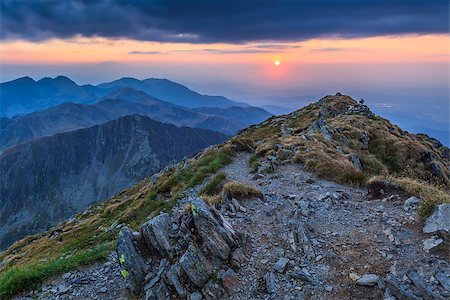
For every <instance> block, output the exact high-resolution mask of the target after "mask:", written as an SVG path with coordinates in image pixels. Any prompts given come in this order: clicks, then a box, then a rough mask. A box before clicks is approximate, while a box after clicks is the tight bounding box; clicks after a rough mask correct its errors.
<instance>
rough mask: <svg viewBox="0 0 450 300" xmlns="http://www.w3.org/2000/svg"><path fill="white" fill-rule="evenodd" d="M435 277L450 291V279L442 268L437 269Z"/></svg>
mask: <svg viewBox="0 0 450 300" xmlns="http://www.w3.org/2000/svg"><path fill="white" fill-rule="evenodd" d="M434 277H435V278H436V279H437V281H439V283H440V284H441V285H442V287H443V288H444V289H445V290H446V291H449V292H450V279H449V278H448V276H447V275H446V274H445V273H444V272H443V271H442V270H436V272H435V273H434Z"/></svg>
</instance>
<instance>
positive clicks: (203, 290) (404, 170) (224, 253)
mask: <svg viewBox="0 0 450 300" xmlns="http://www.w3.org/2000/svg"><path fill="white" fill-rule="evenodd" d="M122 119H123V120H122ZM135 119H136V120H140V121H138V122H134V120H135ZM121 120H122V121H121ZM144 120H148V119H147V118H146V117H139V116H127V117H124V118H121V119H119V121H118V120H114V121H111V122H109V123H106V124H103V125H97V126H94V127H92V128H88V129H80V130H77V131H71V132H68V133H62V134H57V135H55V136H54V137H60V136H61V137H62V136H66V138H64V139H63V140H61V141H60V142H55V146H58V147H62V148H64V149H73V150H71V151H69V153H67V154H62V151H56V153H60V154H59V155H63V156H64V159H57V160H52V159H48V158H47V152H46V149H47V147H48V146H46V145H53V142H52V143H50V142H42V141H46V140H47V139H49V141H50V140H51V139H52V138H41V139H37V140H34V141H31V142H26V143H23V144H19V145H17V146H15V147H12V148H8V149H7V150H5V152H4V154H3V156H2V157H5V155H8V156H9V155H12V156H11V157H10V159H9V162H7V165H12V166H14V168H13V169H12V170H15V171H14V172H17V173H15V174H14V175H12V177H11V178H25V179H27V178H28V177H27V176H28V175H27V174H32V176H36V175H35V174H41V173H42V172H48V171H47V170H54V169H55V168H54V167H53V165H55V164H57V161H58V162H62V163H63V164H65V165H66V166H63V168H62V169H64V170H66V171H65V172H68V171H67V170H69V172H72V170H78V169H80V170H82V171H83V172H84V173H83V176H79V179H78V180H79V181H80V182H81V183H85V185H83V186H82V188H80V190H81V189H85V190H86V191H87V192H88V193H89V195H90V196H91V197H93V196H95V195H96V194H95V191H96V189H92V188H91V187H90V185H91V184H98V183H99V182H103V181H110V182H112V183H114V184H117V182H119V181H116V178H124V176H123V174H124V173H123V172H121V173H120V174H122V175H121V176H118V177H115V176H105V174H109V173H107V172H93V173H90V170H91V169H93V170H105V169H107V170H109V169H113V170H119V169H120V168H118V167H117V166H123V165H124V164H122V162H123V161H124V160H123V159H122V156H121V155H118V156H119V158H116V156H114V155H110V154H109V153H110V152H109V151H113V152H114V153H119V154H123V153H131V154H133V153H134V154H136V155H138V156H139V157H143V162H144V165H146V164H147V163H148V156H152V157H154V155H155V153H160V154H162V153H163V152H172V151H174V150H175V151H176V149H177V148H175V149H174V148H170V147H167V148H165V149H162V151H159V150H161V149H160V148H159V147H156V148H155V149H150V146H151V145H152V143H158V142H159V141H158V140H153V142H150V143H146V142H145V143H140V145H143V146H142V147H141V148H140V150H139V151H129V150H128V149H132V148H133V149H135V148H136V147H135V146H131V148H130V147H129V146H126V147H120V145H121V144H122V143H121V142H120V141H122V140H123V141H128V140H129V139H130V138H129V137H128V136H131V139H133V140H134V138H133V137H134V136H136V134H132V133H130V132H129V131H127V130H122V129H121V128H122V126H121V125H120V122H123V123H125V124H128V123H132V124H135V123H137V124H141V123H145V124H147V123H149V124H152V126H151V128H153V126H156V127H157V128H158V129H156V131H157V133H159V134H158V135H157V139H161V138H162V137H163V136H166V135H167V134H166V131H165V129H164V128H165V126H169V127H170V128H173V130H174V132H177V129H180V128H177V127H174V126H172V125H163V124H160V123H156V122H155V121H148V122H146V121H144ZM125 124H123V125H125ZM157 124H158V125H157ZM105 126H106V127H109V126H112V127H113V128H112V129H111V131H109V130H106V128H105ZM100 128H102V129H101V130H100ZM123 128H128V126H123ZM136 128H149V127H147V126H146V125H142V126H141V125H136ZM186 130H187V129H186ZM189 130H191V131H195V132H197V131H202V132H206V131H204V130H201V129H189ZM99 132H105V134H104V135H103V134H99ZM136 132H142V131H141V130H136ZM143 132H146V130H143ZM208 132H209V133H208V134H207V135H208V136H210V134H211V132H210V131H208ZM111 133H112V136H110V134H111ZM74 134H75V136H72V135H74ZM213 134H215V135H220V134H219V133H213ZM116 135H117V136H116ZM139 135H141V134H139ZM184 135H188V132H183V133H182V136H180V137H178V139H177V140H172V139H171V140H169V141H167V140H166V142H168V143H169V145H172V143H180V145H183V144H184V143H188V142H189V141H192V139H191V138H189V137H184ZM143 136H144V137H145V138H147V137H148V139H149V140H150V137H154V136H155V134H150V135H148V136H147V135H143ZM145 138H144V139H145ZM218 138H219V139H220V136H218ZM114 139H118V140H117V141H114ZM91 141H92V142H91ZM94 141H95V142H94ZM212 142H214V141H213V140H207V141H206V142H205V143H212ZM64 143H66V144H69V145H70V147H65V146H61V145H63V144H64ZM81 144H85V145H81ZM125 144H126V145H136V144H134V143H131V144H128V143H125ZM24 145H29V146H27V147H28V148H33V149H34V148H36V149H35V150H34V151H31V152H30V151H23V153H25V154H27V153H32V154H33V155H34V156H33V157H32V158H33V159H29V158H28V157H27V158H25V157H22V156H21V155H22V154H21V153H22V151H18V150H16V149H22V148H23V147H24ZM32 145H33V146H32ZM34 145H38V146H36V147H35V146H34ZM103 145H107V146H106V147H105V146H103ZM112 145H119V147H118V148H120V149H122V150H120V151H118V150H117V147H116V146H112ZM147 145H150V146H147ZM85 146H87V147H85ZM172 146H173V147H176V146H175V145H172ZM79 148H81V149H82V152H78V154H76V153H75V151H76V149H79ZM110 148H112V149H110ZM141 150H142V151H141ZM117 151H118V152H117ZM137 153H139V154H137ZM156 156H158V154H156ZM93 157H94V158H95V159H93ZM133 157H134V156H133ZM0 160H1V159H0ZM41 161H46V162H47V164H43V163H42V162H41ZM72 161H73V163H72ZM106 161H112V162H113V163H112V165H109V167H108V168H102V167H101V166H102V164H101V163H99V162H106ZM129 161H131V162H134V161H135V160H134V159H132V160H129ZM151 161H153V159H151ZM24 162H27V164H25V163H24ZM76 162H80V163H76ZM84 162H86V163H84ZM449 162H450V150H449V148H447V147H446V146H444V145H442V144H441V143H440V142H439V141H437V140H436V139H433V138H430V137H428V136H426V135H423V134H411V133H409V132H407V131H404V130H402V129H401V128H400V127H398V126H396V125H395V124H392V123H391V122H390V121H389V120H387V119H384V118H382V117H380V116H378V115H376V114H374V113H373V112H372V111H371V110H370V108H369V106H367V105H365V104H363V103H362V102H357V101H355V100H354V99H352V98H351V97H349V96H345V95H341V94H340V93H338V94H336V95H328V96H325V97H323V98H322V99H320V100H318V101H316V102H313V103H311V104H309V105H307V106H305V107H303V108H301V109H299V110H296V111H294V112H291V113H289V114H286V115H281V116H273V117H270V118H268V119H267V120H265V121H263V122H261V123H259V124H256V125H252V126H249V127H248V128H246V129H243V130H240V131H239V133H237V134H236V135H234V136H233V137H231V138H229V139H228V140H227V141H225V142H223V143H222V144H219V145H215V146H212V147H208V148H206V149H204V150H202V151H200V152H198V153H197V154H195V155H194V156H191V157H190V158H189V159H186V160H183V161H181V162H179V163H177V164H174V165H172V166H170V167H169V168H165V169H163V170H162V171H160V172H158V173H157V174H155V175H154V176H152V178H151V180H148V179H147V180H143V181H141V182H139V183H137V184H136V185H134V186H133V187H131V188H128V189H126V190H123V191H122V192H120V193H118V194H116V195H115V196H113V197H112V198H111V199H109V200H106V201H102V202H101V203H97V204H95V205H93V206H91V207H89V208H87V209H86V210H84V211H83V212H82V213H80V214H77V215H76V216H74V217H73V218H72V219H69V220H66V221H63V222H61V223H59V224H58V225H55V226H54V227H53V228H51V229H50V230H49V231H47V232H45V233H41V234H38V235H33V236H29V237H26V238H24V239H22V240H19V241H17V242H15V243H14V244H13V245H12V246H11V247H9V248H8V249H7V250H5V251H4V252H2V253H0V296H4V297H5V298H12V297H14V296H16V295H17V294H18V293H27V294H25V295H23V296H24V298H26V297H30V298H31V297H37V298H40V299H45V298H52V297H58V296H59V295H61V294H63V293H64V294H66V296H67V297H69V295H70V296H73V297H74V298H76V297H78V298H91V297H92V295H95V297H96V298H98V299H101V300H106V299H116V298H121V297H122V296H123V297H129V295H130V293H134V295H133V297H135V298H139V299H149V298H150V299H155V298H156V297H155V295H157V297H159V299H167V298H169V297H172V298H174V299H185V298H186V297H190V298H191V299H192V297H194V296H195V297H197V299H202V298H206V299H208V297H210V296H211V295H213V296H214V297H215V299H223V298H225V299H228V298H233V299H259V298H273V299H284V298H286V296H287V297H288V298H290V299H295V298H297V297H301V298H302V299H383V298H386V297H385V295H395V298H396V299H440V298H445V297H447V295H448V290H447V289H446V287H448V285H447V283H448V275H447V274H446V273H448V272H447V271H446V269H445V267H446V266H447V261H448V251H447V249H448V241H449V239H448V236H449V227H448V219H449V218H448V214H449V211H450V196H449V195H450V193H449V189H450V172H449V170H448V165H449ZM21 164H22V165H21ZM88 165H91V166H93V167H88ZM128 165H131V166H133V167H132V168H131V170H142V169H141V167H143V165H141V164H139V163H131V164H130V163H129V164H126V166H128ZM0 167H2V165H0ZM86 170H88V171H89V172H88V171H86ZM128 173H130V171H128V172H125V174H128ZM11 174H12V173H11ZM43 174H44V175H45V176H42V177H39V176H36V177H35V178H37V179H38V180H33V179H32V178H31V177H32V176H30V178H31V179H27V180H25V184H20V183H18V184H16V183H14V182H12V183H11V182H8V181H7V180H9V178H2V182H6V187H9V186H17V190H18V191H21V192H20V193H22V194H23V193H25V192H26V191H27V189H29V183H30V182H36V184H38V185H39V186H33V189H37V190H39V189H40V187H41V186H43V187H45V185H46V182H45V180H47V179H48V180H51V179H53V178H55V177H54V176H55V175H54V174H53V173H43ZM84 174H87V175H89V174H92V175H89V176H87V175H86V176H84ZM60 176H62V178H67V177H68V176H67V174H66V173H61V174H60ZM69 177H70V176H69ZM85 177H86V179H85ZM70 183H72V184H70ZM73 185H74V184H73V182H69V184H65V183H64V185H63V186H64V187H66V188H68V189H69V191H68V193H74V196H78V195H80V194H81V193H82V192H80V191H79V190H72V189H70V188H71V186H73ZM20 193H19V195H21V194H20ZM0 196H2V197H3V195H0ZM24 199H27V198H25V197H18V198H16V200H15V201H14V202H11V204H10V205H8V209H9V211H8V212H7V213H4V214H2V215H0V217H1V218H0V220H3V218H4V217H7V218H8V217H9V215H13V216H14V215H15V217H16V219H17V217H18V216H21V215H17V212H20V213H22V210H15V207H16V206H17V205H21V204H22V203H23V201H24ZM37 203H39V201H35V202H34V203H30V204H28V205H30V206H31V207H36V206H37V205H38V204H37ZM66 204H67V203H66ZM52 205H53V203H52ZM49 207H51V206H49ZM61 209H62V208H61ZM43 210H44V213H45V212H46V210H48V207H45V208H44V209H43ZM23 211H24V213H27V211H26V210H23ZM44 216H45V215H44ZM13 220H14V218H13ZM423 223H425V226H423V225H424V224H423ZM80 266H83V268H80ZM442 270H443V271H442ZM432 276H433V277H434V278H435V279H434V280H428V278H431V277H432ZM92 277H94V279H91V278H92ZM255 282H256V284H255ZM295 287H298V288H295ZM127 295H128V296H127ZM66 296H64V297H66ZM441 296H442V297H441ZM156 299H158V298H156ZM388 299H394V298H393V297H391V296H389V297H388Z"/></svg>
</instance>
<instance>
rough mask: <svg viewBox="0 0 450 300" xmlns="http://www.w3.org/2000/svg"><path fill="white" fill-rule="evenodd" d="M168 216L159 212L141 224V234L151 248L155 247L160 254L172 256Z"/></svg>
mask: <svg viewBox="0 0 450 300" xmlns="http://www.w3.org/2000/svg"><path fill="white" fill-rule="evenodd" d="M170 223H171V221H170V216H169V215H168V214H167V213H161V214H159V215H158V216H156V217H154V218H153V219H151V220H149V221H148V222H146V223H144V224H142V226H141V234H142V236H143V237H144V240H145V242H146V243H147V245H148V246H149V247H150V248H151V249H155V250H156V251H157V252H159V253H160V254H161V255H163V256H166V255H168V256H169V257H170V258H172V257H173V256H174V251H173V243H172V242H171V239H170V238H169V226H170Z"/></svg>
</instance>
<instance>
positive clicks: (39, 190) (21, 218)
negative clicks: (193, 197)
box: [0, 115, 226, 248]
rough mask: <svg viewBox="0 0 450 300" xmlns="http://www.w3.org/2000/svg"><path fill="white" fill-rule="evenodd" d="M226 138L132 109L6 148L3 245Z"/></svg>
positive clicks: (0, 164) (1, 164)
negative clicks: (111, 118) (94, 123)
mask: <svg viewBox="0 0 450 300" xmlns="http://www.w3.org/2000/svg"><path fill="white" fill-rule="evenodd" d="M225 138H226V136H224V135H222V134H220V133H216V132H212V131H209V130H202V129H194V128H188V127H175V126H173V125H168V124H162V123H159V122H156V121H153V120H151V119H149V118H146V117H142V116H138V115H134V116H127V117H123V118H120V119H117V120H114V121H111V122H108V123H105V124H102V125H99V126H94V127H90V128H87V129H81V130H77V131H71V132H68V133H62V134H57V135H54V136H52V137H46V138H42V139H38V140H34V141H31V142H28V143H23V144H20V145H18V146H15V147H13V148H9V149H8V150H7V151H5V152H4V153H3V154H2V155H1V156H0V169H1V170H2V173H1V184H0V198H1V199H2V206H1V208H0V248H4V247H5V246H8V245H10V244H11V243H12V242H14V241H15V240H17V239H18V238H21V237H23V236H25V235H28V234H32V233H35V232H39V231H42V230H45V229H48V227H49V226H51V225H53V224H55V223H56V222H58V221H61V220H63V219H64V218H67V217H70V216H71V215H73V214H74V213H77V212H80V211H82V210H83V209H85V208H86V207H87V206H89V205H90V204H92V203H95V202H97V201H99V200H104V199H107V198H109V197H111V196H112V195H113V194H115V193H117V192H119V191H120V190H122V189H124V188H126V187H129V186H131V185H133V184H134V183H136V182H137V181H139V180H142V179H144V178H145V177H147V176H150V175H152V174H153V173H155V172H156V171H158V170H160V169H161V168H163V167H165V166H166V165H167V164H169V163H171V162H174V161H178V160H179V159H181V158H183V157H184V156H186V155H190V154H192V153H195V152H197V151H199V150H200V149H202V148H204V147H206V146H208V145H211V144H216V143H218V142H221V141H223V140H224V139H225Z"/></svg>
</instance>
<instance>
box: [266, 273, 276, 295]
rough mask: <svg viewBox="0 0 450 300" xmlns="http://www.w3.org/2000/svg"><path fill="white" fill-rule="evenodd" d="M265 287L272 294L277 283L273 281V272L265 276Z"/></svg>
mask: <svg viewBox="0 0 450 300" xmlns="http://www.w3.org/2000/svg"><path fill="white" fill-rule="evenodd" d="M264 279H265V281H266V288H267V292H268V293H269V294H273V293H275V292H276V291H277V284H276V282H275V279H276V278H275V274H274V273H273V272H269V273H267V274H266V276H265V278H264Z"/></svg>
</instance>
